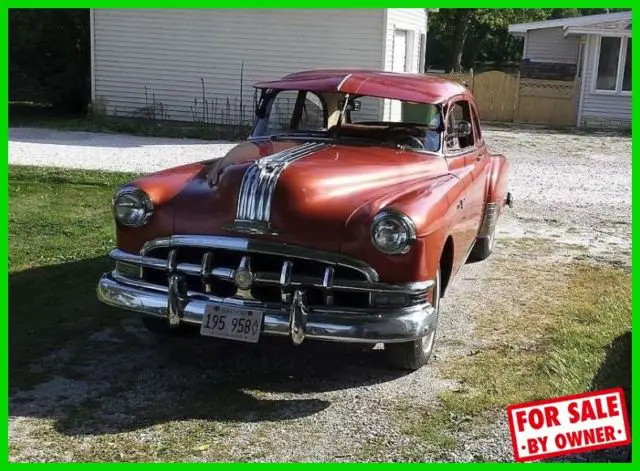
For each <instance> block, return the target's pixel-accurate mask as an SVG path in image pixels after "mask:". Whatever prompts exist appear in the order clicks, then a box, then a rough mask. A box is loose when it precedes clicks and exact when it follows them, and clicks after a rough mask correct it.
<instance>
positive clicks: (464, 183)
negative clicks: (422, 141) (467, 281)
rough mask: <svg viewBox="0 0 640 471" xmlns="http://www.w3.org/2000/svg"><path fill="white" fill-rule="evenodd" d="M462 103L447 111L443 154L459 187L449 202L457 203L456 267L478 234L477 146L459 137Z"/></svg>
mask: <svg viewBox="0 0 640 471" xmlns="http://www.w3.org/2000/svg"><path fill="white" fill-rule="evenodd" d="M463 104H464V102H460V101H457V100H452V101H451V102H450V103H449V105H448V106H447V110H446V114H445V132H444V135H445V139H444V141H445V142H444V156H445V159H446V160H447V165H448V167H449V173H451V174H452V175H454V176H456V177H457V178H458V180H459V183H458V184H457V185H456V187H455V188H454V189H452V191H451V192H450V193H449V198H450V200H449V203H450V204H451V205H455V210H454V214H453V220H452V224H451V230H450V233H451V236H452V237H453V241H454V246H455V247H457V248H459V249H457V250H456V251H455V258H454V267H458V266H459V265H460V264H461V263H463V262H464V260H465V259H466V256H467V255H468V253H469V251H470V250H471V247H472V246H473V243H474V242H475V238H476V233H477V230H475V229H476V228H475V221H474V220H473V219H472V218H471V211H470V210H469V203H470V202H471V200H472V197H473V194H472V193H473V191H474V179H473V171H474V163H475V157H476V152H475V150H476V149H475V146H474V145H473V141H471V143H470V141H469V138H468V136H460V135H459V132H458V128H459V125H460V123H461V122H462V121H463V118H464V112H463V109H462V106H463ZM474 230H475V232H474Z"/></svg>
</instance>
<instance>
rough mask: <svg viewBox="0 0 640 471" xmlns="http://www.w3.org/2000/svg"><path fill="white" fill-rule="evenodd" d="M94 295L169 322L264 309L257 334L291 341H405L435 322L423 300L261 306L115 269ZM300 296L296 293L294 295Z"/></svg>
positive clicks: (197, 322)
mask: <svg viewBox="0 0 640 471" xmlns="http://www.w3.org/2000/svg"><path fill="white" fill-rule="evenodd" d="M97 291H98V299H99V300H100V301H102V302H103V303H105V304H108V305H111V306H115V307H119V308H122V309H128V310H131V311H136V312H140V313H143V314H145V315H149V316H154V317H159V318H165V319H167V322H168V323H171V324H172V325H176V324H180V323H185V324H191V325H196V326H197V325H200V324H201V323H202V320H203V317H204V313H205V308H206V306H207V305H208V304H219V305H227V306H246V307H254V308H256V309H260V310H262V311H263V312H264V318H263V319H264V320H263V326H262V334H263V335H280V336H290V337H291V338H292V340H293V342H294V343H296V344H298V343H301V342H302V341H303V340H304V339H305V338H309V339H316V340H327V341H338V342H354V343H379V342H381V343H394V342H408V341H412V340H417V339H419V338H421V337H423V336H424V335H425V334H426V332H427V330H428V329H429V327H430V326H431V325H432V324H433V323H435V322H436V321H437V313H436V312H435V309H434V308H433V307H432V306H431V305H430V304H428V303H423V304H418V305H413V306H410V307H405V308H401V309H385V308H373V307H371V308H367V309H353V310H349V311H346V310H339V309H336V308H317V309H316V308H314V309H310V308H309V307H307V306H305V305H304V303H303V299H304V298H303V296H298V295H294V297H293V302H292V304H290V305H280V306H265V305H264V304H262V303H260V302H252V301H250V300H246V299H236V298H218V297H214V296H209V295H204V294H202V293H191V292H187V293H184V294H183V295H182V296H180V297H179V298H176V296H174V295H173V294H172V293H171V287H169V288H165V287H161V286H157V285H151V284H145V283H144V282H143V281H141V280H135V281H133V280H130V279H128V278H126V277H123V276H120V275H119V274H117V273H116V272H113V273H106V274H105V275H104V276H103V277H102V278H101V279H100V282H99V284H98V289H97ZM298 294H300V293H298Z"/></svg>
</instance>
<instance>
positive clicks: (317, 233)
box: [170, 141, 447, 252]
mask: <svg viewBox="0 0 640 471" xmlns="http://www.w3.org/2000/svg"><path fill="white" fill-rule="evenodd" d="M287 155H289V156H291V155H293V157H291V158H289V157H287V158H286V159H284V160H287V159H288V160H287V164H286V165H285V166H284V168H283V169H282V170H281V172H280V173H279V174H278V175H277V176H276V177H274V179H275V182H273V183H272V186H273V191H272V196H271V198H270V199H268V202H267V199H263V200H262V206H260V207H261V208H263V209H265V211H267V212H268V220H269V224H270V227H271V228H272V230H273V231H274V232H277V235H265V234H252V235H251V237H254V238H264V239H271V240H273V239H274V238H275V240H278V241H281V242H285V243H290V244H296V245H303V246H307V247H311V248H315V249H319V250H328V251H332V252H339V250H340V244H341V240H342V235H343V230H344V228H345V225H346V223H347V221H348V220H349V218H350V217H351V215H352V214H353V213H354V212H355V211H356V210H357V209H358V208H360V207H361V206H362V205H364V204H366V203H367V202H369V201H371V200H372V199H376V198H380V197H383V196H384V195H385V194H388V193H392V192H393V193H394V194H395V193H397V191H398V190H399V189H401V188H403V187H409V186H410V184H411V183H413V182H417V181H420V180H426V179H430V178H433V177H437V176H439V175H442V174H445V173H447V165H446V163H445V161H444V160H443V159H442V158H441V157H437V156H431V155H425V154H420V153H416V152H410V151H402V150H394V149H389V148H383V147H372V146H370V145H369V146H354V145H340V144H335V143H326V144H321V143H315V144H314V143H301V142H296V141H277V142H274V141H264V142H247V143H243V144H240V145H239V146H237V147H235V148H234V149H233V150H232V151H231V152H229V154H228V155H227V156H225V157H224V158H222V159H219V160H217V161H213V162H211V163H209V164H205V165H202V166H200V167H194V170H193V172H194V173H195V172H197V173H196V174H195V175H193V178H190V179H189V181H188V182H185V183H184V185H180V191H179V192H178V193H177V194H176V195H175V196H174V197H173V198H172V201H171V203H170V204H171V206H172V208H173V214H174V233H179V234H210V235H227V236H233V235H236V236H242V232H241V231H238V230H237V229H234V226H233V224H234V222H235V221H236V220H237V219H247V217H246V216H247V214H249V213H251V212H250V211H246V209H247V207H245V208H244V209H245V211H244V212H243V211H239V209H241V208H239V206H238V203H239V202H240V203H241V206H243V204H248V205H250V206H251V205H253V208H254V210H255V208H256V207H257V206H259V204H260V203H259V201H258V200H259V198H260V197H261V195H262V194H263V193H265V192H266V193H268V188H267V190H264V189H258V190H257V191H255V192H253V193H252V192H251V191H250V190H247V185H250V184H251V181H250V180H251V179H250V178H249V172H254V173H255V172H257V171H259V170H257V166H258V165H261V166H264V165H265V163H266V164H267V165H268V163H269V162H271V163H273V162H276V161H278V159H279V161H282V160H283V156H287ZM243 180H244V182H243ZM253 181H254V184H255V181H256V179H255V178H254V180H253ZM243 185H244V187H245V189H244V191H243ZM243 195H244V203H243ZM266 208H268V209H266ZM240 213H241V214H240ZM254 213H255V211H254ZM261 214H262V215H263V216H264V212H263V213H261ZM254 215H255V214H254ZM372 216H373V215H372ZM236 227H237V226H236Z"/></svg>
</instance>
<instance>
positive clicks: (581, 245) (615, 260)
mask: <svg viewBox="0 0 640 471" xmlns="http://www.w3.org/2000/svg"><path fill="white" fill-rule="evenodd" d="M484 135H485V139H486V141H487V144H488V146H489V148H490V150H492V151H494V152H503V153H505V154H507V155H508V157H509V158H510V161H511V165H512V173H511V185H510V189H511V191H512V193H513V195H514V198H515V207H514V208H513V209H512V210H508V211H507V214H506V215H505V217H503V218H502V220H501V221H500V223H499V239H498V246H497V249H496V253H495V254H494V256H492V257H491V258H490V259H489V260H487V261H485V262H482V263H476V264H471V265H467V266H466V267H465V268H464V269H463V271H462V273H461V275H460V276H459V277H458V279H457V280H456V282H455V285H454V287H453V289H452V290H451V291H450V292H449V293H448V294H447V296H446V298H444V300H443V304H442V312H441V320H440V326H439V332H438V344H437V347H436V354H435V359H434V361H433V364H432V365H431V366H429V367H427V368H423V369H422V370H420V371H418V372H415V373H412V374H407V375H399V374H394V373H393V372H390V371H388V370H385V369H384V368H383V367H381V366H380V363H379V361H378V360H379V355H377V354H376V352H375V351H374V352H366V354H365V353H362V352H360V351H356V350H353V349H351V348H348V347H343V346H339V345H335V346H334V345H331V346H330V347H327V346H323V345H314V344H306V345H303V347H302V348H301V349H298V350H294V349H293V348H292V347H291V346H290V345H288V344H287V343H286V342H285V343H283V342H277V341H273V342H267V343H266V344H265V345H258V346H255V347H253V346H252V347H250V348H247V349H244V346H243V350H242V352H241V353H239V352H238V349H239V347H237V346H226V345H225V346H218V345H213V344H212V345H205V346H203V347H202V348H203V350H199V352H204V353H199V356H198V357H196V358H193V357H191V356H190V355H192V354H193V351H192V350H191V349H192V346H191V345H187V344H185V345H178V346H176V347H175V348H172V349H170V350H167V348H165V347H166V346H163V345H158V344H157V342H155V341H154V340H153V339H151V338H150V337H149V336H148V334H147V333H146V332H144V331H142V330H141V329H140V328H139V326H138V324H137V323H135V322H133V321H131V322H125V323H124V324H123V326H122V329H120V330H118V331H113V330H106V331H104V332H98V333H96V334H95V335H94V337H92V339H91V341H92V342H93V344H92V345H93V347H91V348H90V349H89V350H90V355H89V354H88V352H86V351H85V352H80V353H78V351H77V349H76V350H73V349H72V348H71V347H69V348H63V349H61V350H60V351H59V352H57V353H56V355H53V356H52V357H51V358H48V359H45V360H43V364H42V365H40V367H43V368H46V367H47V364H54V363H57V364H59V363H60V362H63V363H64V362H67V364H69V365H73V364H74V362H76V363H77V362H80V363H82V366H79V367H74V368H75V371H78V370H82V371H81V372H82V374H81V375H79V377H80V378H81V379H71V378H72V377H73V378H75V377H76V376H69V377H65V376H60V377H58V378H57V379H55V380H53V381H51V382H49V383H45V384H41V385H40V386H38V387H36V388H34V389H33V390H29V391H20V392H18V393H16V394H15V395H14V396H13V397H12V398H11V401H10V415H11V417H10V424H9V431H10V441H11V443H12V444H13V446H14V449H13V450H14V451H13V453H12V460H15V461H21V460H78V459H81V458H82V457H83V456H85V455H83V453H84V452H86V451H87V450H94V449H95V450H96V452H95V453H96V454H95V455H92V456H97V458H96V459H110V455H105V453H109V452H108V451H100V450H110V449H111V452H116V449H117V447H115V445H114V442H116V443H117V441H118V440H126V443H127V449H128V450H127V451H126V453H127V454H126V456H123V459H125V458H126V459H136V456H137V455H135V452H136V450H140V449H148V448H149V447H158V446H161V445H162V443H161V442H162V440H163V439H165V438H166V434H170V433H171V432H170V431H169V429H171V428H176V429H178V430H180V433H181V434H183V435H184V434H187V435H188V439H187V438H176V441H174V442H172V445H170V446H173V447H174V448H171V449H170V451H171V453H170V454H168V455H164V454H162V452H158V453H157V454H156V455H154V456H156V457H157V459H179V460H182V459H185V460H191V461H206V460H212V459H247V460H257V461H279V460H303V461H309V460H313V461H318V460H323V461H324V460H338V461H339V460H353V459H360V460H367V459H371V460H403V459H407V458H411V459H420V460H426V461H434V460H439V459H446V460H454V461H476V460H491V461H511V460H512V450H511V443H510V439H509V436H508V431H507V427H506V424H505V420H504V417H503V416H502V415H499V416H497V417H493V418H492V419H491V421H490V422H489V423H487V424H486V427H485V428H484V429H483V432H482V435H481V436H480V438H479V436H478V435H469V436H468V437H467V436H460V437H458V442H459V446H458V447H457V448H456V449H455V450H452V451H450V452H448V453H447V454H445V455H443V454H441V453H436V452H434V451H433V450H430V449H428V448H426V447H424V446H423V445H422V444H421V442H420V441H419V440H417V439H416V438H415V437H411V436H408V435H407V434H406V433H404V432H403V427H402V422H403V420H404V419H403V418H402V417H398V412H397V411H398V405H399V404H404V405H408V406H409V410H411V408H413V407H417V408H419V407H428V406H430V405H432V404H433V403H434V402H435V401H436V400H437V398H438V395H439V394H440V393H442V392H443V391H447V390H455V389H456V388H458V387H459V385H458V384H456V383H455V382H452V381H445V380H443V379H442V378H441V377H440V376H439V373H438V371H439V368H440V366H441V365H442V364H443V363H444V362H447V361H450V360H451V359H452V358H457V357H460V356H464V355H468V354H470V352H473V351H474V350H475V349H477V348H478V347H479V346H481V345H482V339H481V338H477V337H476V335H475V333H474V323H473V316H472V314H473V313H475V312H478V311H480V310H483V309H484V308H485V306H486V304H487V302H488V301H489V300H491V299H494V298H496V296H499V295H500V293H501V292H502V291H503V290H505V289H508V286H507V287H505V285H508V283H509V281H507V282H505V278H500V277H497V276H492V275H494V274H495V273H497V270H498V268H499V267H500V266H501V264H502V263H504V262H505V261H508V260H509V259H510V258H512V257H515V256H518V255H519V254H518V250H519V249H518V246H517V244H515V245H514V244H510V243H508V242H509V241H510V240H515V239H519V238H530V237H533V238H536V239H544V240H546V241H548V242H549V243H550V244H551V247H557V250H556V249H554V250H552V251H551V252H548V253H545V254H544V256H545V257H547V258H548V259H549V260H550V263H564V262H566V261H567V259H571V258H573V257H587V258H589V260H590V261H595V262H597V263H598V262H599V263H606V264H615V265H617V266H621V267H624V268H626V269H629V268H630V266H631V260H630V256H631V251H630V240H631V238H630V235H631V139H630V138H627V137H621V136H613V135H606V134H602V135H600V134H589V135H580V134H568V133H559V132H549V131H541V130H530V129H529V130H510V129H498V128H491V129H487V130H486V131H485V133H484ZM231 147H233V144H229V143H211V142H202V141H191V140H175V139H157V138H143V137H131V136H121V135H106V134H92V133H76V132H73V133H71V132H57V131H50V130H39V129H11V130H10V142H9V163H10V164H20V165H49V166H59V167H73V168H93V169H104V170H119V171H135V172H147V171H153V170H157V169H161V168H165V167H168V166H171V165H176V164H181V163H185V162H190V161H196V160H201V159H205V158H211V157H213V156H221V155H223V153H224V152H226V151H227V150H229V149H230V148H231ZM501 241H502V242H501ZM566 247H572V248H576V247H577V248H578V249H579V250H577V251H571V250H566ZM541 256H542V255H541ZM123 345H126V348H123ZM78 355H79V357H78ZM83 355H84V356H83ZM85 357H86V358H85ZM78 358H81V360H82V361H80V360H78ZM181 358H188V359H189V361H187V360H184V361H181V360H180V359H181ZM243 364H244V365H249V367H248V369H246V370H244V373H243V372H242V371H243V370H242V368H241V365H243ZM194 390H197V391H199V393H200V394H201V395H202V396H198V397H194V396H193V394H194V393H193V391H194ZM203 398H206V399H207V400H206V401H203ZM215 401H221V402H218V403H215V404H213V405H211V403H212V402H215ZM225 401H230V402H233V403H234V404H236V406H237V407H236V408H230V407H229V404H228V403H226V402H225ZM178 403H192V404H194V405H199V407H205V406H203V404H205V403H206V404H209V405H208V406H207V407H205V409H198V408H197V407H196V408H195V409H188V410H183V409H181V412H180V413H179V414H176V413H174V412H172V409H171V407H172V405H173V404H178ZM165 407H168V409H166V410H165V412H162V410H163V408H165ZM65 410H73V411H75V412H74V413H75V414H77V415H78V417H79V418H78V417H76V416H74V417H71V418H70V416H68V415H65V413H64V411H65ZM149 410H154V411H156V413H155V415H153V414H152V415H148V414H147V412H146V411H149ZM158 410H160V411H161V412H159V413H158V412H157V411H158ZM247 411H249V412H247ZM34 417H40V418H42V417H45V418H46V420H45V422H44V423H43V422H41V421H40V422H39V420H40V419H35V418H34ZM47 427H48V430H55V432H56V435H55V437H57V438H55V439H52V438H51V436H50V435H47V434H46V433H45V432H44V431H43V430H44V429H47ZM43 434H44V435H45V436H46V437H45V438H41V437H43ZM43 440H46V441H48V445H46V447H45V445H44V443H42V441H43ZM110 443H111V445H109V444H110ZM248 443H250V446H249V447H247V444H248ZM165 446H168V445H165ZM110 447H111V448H110ZM114 447H115V448H114ZM45 448H46V449H45ZM154 449H155V448H154ZM145 456H147V455H145ZM147 457H148V456H147Z"/></svg>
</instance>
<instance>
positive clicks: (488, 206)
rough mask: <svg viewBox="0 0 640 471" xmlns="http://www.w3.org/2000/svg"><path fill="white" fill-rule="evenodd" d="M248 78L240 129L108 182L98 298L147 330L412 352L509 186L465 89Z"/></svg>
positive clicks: (475, 256)
mask: <svg viewBox="0 0 640 471" xmlns="http://www.w3.org/2000/svg"><path fill="white" fill-rule="evenodd" d="M255 87H256V89H257V90H259V91H260V94H259V95H258V94H256V103H255V104H256V119H255V124H254V126H253V130H252V131H251V135H250V136H249V138H248V140H247V142H244V143H241V144H239V145H238V146H237V147H235V148H233V149H232V150H231V151H230V152H229V153H228V154H227V155H226V156H225V157H224V158H220V159H212V160H209V161H204V162H199V163H194V164H190V165H184V166H181V167H177V168H172V169H169V170H165V171H161V172H158V173H155V174H151V175H146V176H143V177H140V178H138V179H136V180H134V181H132V182H130V183H128V184H126V185H124V186H122V187H121V188H119V189H118V190H117V191H116V192H115V195H114V198H113V211H114V216H115V221H116V229H117V249H115V250H113V251H112V252H111V254H110V256H111V258H112V259H114V260H115V269H114V270H113V271H112V272H110V273H106V274H105V275H104V276H103V277H102V278H101V280H100V282H99V286H98V297H99V299H100V300H101V301H103V302H104V303H107V304H109V305H112V306H116V307H119V308H123V309H129V310H132V311H137V312H139V313H142V314H143V316H142V318H143V322H144V324H145V325H146V326H147V328H149V329H150V330H153V331H155V332H161V331H166V332H175V333H181V332H185V331H188V327H196V328H199V331H200V334H201V335H203V336H211V337H218V338H224V339H232V340H238V341H244V342H258V341H259V340H260V338H261V337H262V336H265V335H280V336H289V337H290V339H291V340H292V341H293V343H294V344H300V343H301V342H303V340H304V339H313V340H325V341H337V342H352V343H363V344H370V345H374V344H384V350H385V355H388V358H389V360H390V361H391V363H392V365H394V367H396V368H401V369H409V370H415V369H418V368H420V367H422V366H423V365H424V364H426V363H427V361H428V360H429V357H430V356H431V353H432V351H433V348H434V337H435V332H436V326H437V323H438V312H439V309H440V299H441V297H442V296H443V295H444V294H445V293H446V291H447V289H448V287H449V286H450V285H451V283H452V280H453V279H454V278H455V276H456V274H457V273H458V271H459V270H460V268H461V267H462V266H463V265H464V264H465V263H466V262H467V261H468V260H482V259H485V258H487V257H488V256H489V254H490V253H491V251H492V250H493V247H494V236H495V228H496V221H497V219H498V217H499V216H500V215H501V213H502V211H503V208H504V206H505V205H510V203H511V195H510V193H508V192H507V174H508V162H507V159H506V158H505V157H504V156H503V155H495V154H491V153H489V152H488V151H487V148H486V147H485V144H484V140H483V137H482V130H481V128H480V123H479V120H478V111H477V107H476V103H475V101H474V98H473V96H472V94H471V93H470V92H469V90H468V89H467V88H465V87H464V86H463V85H460V84H458V83H454V82H450V81H447V80H443V79H442V78H437V77H434V76H429V75H417V74H416V75H412V74H398V73H389V72H380V71H365V70H311V71H304V72H299V73H295V74H292V75H288V76H286V77H284V78H282V79H280V80H275V81H270V82H263V83H258V84H257V85H255ZM381 116H384V118H383V120H381ZM194 330H195V329H192V332H193V331H194ZM196 332H197V331H196Z"/></svg>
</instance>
